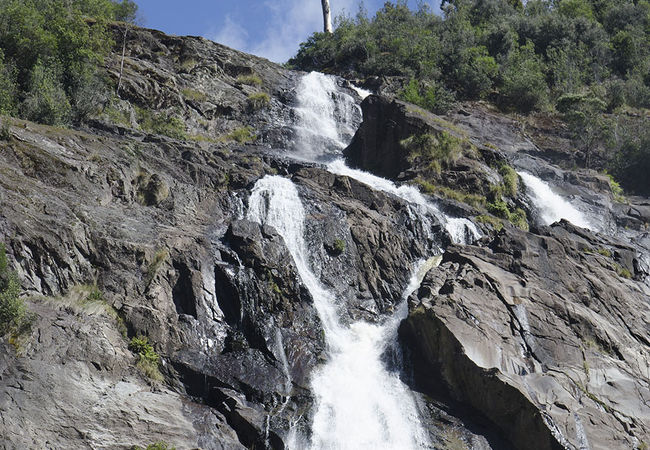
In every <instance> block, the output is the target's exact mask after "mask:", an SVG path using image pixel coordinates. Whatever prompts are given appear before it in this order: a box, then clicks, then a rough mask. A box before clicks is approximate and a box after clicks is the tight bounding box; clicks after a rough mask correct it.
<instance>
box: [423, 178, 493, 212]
mask: <svg viewBox="0 0 650 450" xmlns="http://www.w3.org/2000/svg"><path fill="white" fill-rule="evenodd" d="M415 183H416V184H417V185H418V186H420V188H421V189H422V191H424V192H426V193H427V194H437V195H440V196H442V197H445V198H449V199H452V200H456V201H457V202H461V203H465V204H467V205H470V206H473V207H474V208H482V207H483V206H485V202H486V199H485V197H483V196H482V195H478V194H470V193H467V192H462V191H459V190H456V189H452V188H449V187H447V186H437V185H435V184H433V183H431V182H429V181H425V180H422V179H421V178H417V179H416V180H415Z"/></svg>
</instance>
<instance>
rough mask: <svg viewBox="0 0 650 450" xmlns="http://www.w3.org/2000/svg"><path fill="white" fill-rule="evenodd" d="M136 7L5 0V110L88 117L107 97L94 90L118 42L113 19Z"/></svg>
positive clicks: (0, 73) (0, 93)
mask: <svg viewBox="0 0 650 450" xmlns="http://www.w3.org/2000/svg"><path fill="white" fill-rule="evenodd" d="M136 11H137V6H136V5H135V3H134V2H132V1H131V0H122V1H120V2H117V1H111V0H91V1H66V0H30V1H24V0H4V1H2V2H0V17H1V18H2V20H0V49H2V50H3V52H2V53H3V54H2V55H0V113H8V114H14V113H16V112H18V113H20V114H21V115H22V116H23V117H25V118H27V119H30V120H35V121H39V122H43V123H47V124H62V123H66V122H68V121H70V120H72V119H77V120H83V118H85V117H86V116H87V115H88V114H89V113H91V112H93V111H94V110H95V109H96V108H97V106H98V104H99V103H101V102H97V101H96V99H95V98H94V95H93V93H96V92H100V91H101V90H102V89H101V88H102V86H101V85H103V84H104V80H103V79H101V78H97V77H96V74H97V73H98V71H99V70H100V68H101V67H102V66H101V63H102V60H103V57H104V56H105V55H106V54H108V52H109V50H110V48H111V46H112V41H111V39H110V34H109V32H108V28H107V23H108V22H109V21H111V20H115V19H117V20H127V21H132V20H134V19H135V15H136ZM89 18H93V19H94V20H88V19H89ZM89 86H91V88H89ZM19 99H22V100H23V103H22V105H18V103H19V102H18V100H19ZM100 100H101V99H100Z"/></svg>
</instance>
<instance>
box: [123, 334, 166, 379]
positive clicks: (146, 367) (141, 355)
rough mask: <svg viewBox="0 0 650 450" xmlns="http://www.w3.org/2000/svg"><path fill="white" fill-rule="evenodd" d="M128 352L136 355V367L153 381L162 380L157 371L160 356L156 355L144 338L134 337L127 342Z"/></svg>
mask: <svg viewBox="0 0 650 450" xmlns="http://www.w3.org/2000/svg"><path fill="white" fill-rule="evenodd" d="M129 350H131V351H132V352H133V353H135V354H137V355H138V362H137V367H138V369H140V370H141V371H142V372H143V373H144V374H145V375H146V376H148V377H149V378H151V379H153V380H157V381H160V380H162V375H161V374H160V370H159V369H158V365H159V364H160V355H158V353H156V351H155V350H154V348H153V346H152V345H151V344H150V343H149V340H148V339H147V337H146V336H136V337H133V338H131V341H129Z"/></svg>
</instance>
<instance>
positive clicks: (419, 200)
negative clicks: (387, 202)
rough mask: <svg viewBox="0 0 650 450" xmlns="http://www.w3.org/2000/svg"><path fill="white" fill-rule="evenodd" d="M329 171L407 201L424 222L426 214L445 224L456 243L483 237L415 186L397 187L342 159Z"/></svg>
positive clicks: (471, 224)
mask: <svg viewBox="0 0 650 450" xmlns="http://www.w3.org/2000/svg"><path fill="white" fill-rule="evenodd" d="M327 170H329V171H330V172H332V173H335V174H337V175H345V176H347V177H350V178H354V179H355V180H358V181H360V182H362V183H364V184H367V185H368V186H370V187H372V188H374V189H376V190H378V191H383V192H388V193H390V194H393V195H395V196H397V197H400V198H401V199H404V200H406V201H407V202H409V203H410V204H411V205H415V206H416V207H417V208H418V209H419V212H420V218H421V220H423V221H426V220H427V218H426V213H430V214H433V215H434V216H435V217H437V218H438V220H440V222H442V223H443V224H444V226H445V229H446V230H447V232H448V233H449V234H450V235H451V238H452V240H453V242H454V243H457V244H468V243H470V242H473V241H475V240H476V239H479V238H480V237H481V233H480V232H479V231H478V229H477V228H476V225H474V224H473V223H472V222H471V221H469V220H467V219H463V218H455V217H448V216H447V215H445V214H443V212H442V211H440V210H439V209H438V207H437V206H436V205H434V204H433V203H431V202H429V201H427V199H426V198H424V196H423V195H422V193H421V192H420V191H419V190H418V189H417V188H416V187H415V186H408V185H402V186H396V185H395V183H393V182H392V181H390V180H387V179H385V178H381V177H378V176H376V175H373V174H371V173H368V172H364V171H363V170H357V169H352V168H350V167H348V166H347V165H345V162H344V161H343V160H342V159H337V160H336V161H333V162H331V163H330V164H328V166H327ZM429 228H430V227H429Z"/></svg>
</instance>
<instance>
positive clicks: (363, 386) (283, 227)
mask: <svg viewBox="0 0 650 450" xmlns="http://www.w3.org/2000/svg"><path fill="white" fill-rule="evenodd" d="M248 219H249V220H252V221H255V222H258V223H260V224H266V225H270V226H272V227H274V228H275V229H276V230H277V231H278V233H279V234H280V235H281V236H282V237H283V239H284V241H285V243H286V245H287V248H288V249H289V252H290V253H291V256H292V257H293V260H294V262H295V264H296V268H297V269H298V273H299V274H300V277H301V279H302V281H303V283H304V284H305V286H306V287H307V289H309V292H310V293H311V295H312V297H313V299H314V306H315V307H316V310H317V311H318V314H319V316H320V318H321V321H322V323H323V330H324V331H325V338H326V342H327V345H328V350H329V361H328V362H327V364H325V365H324V366H323V367H322V368H321V369H320V370H318V372H317V373H316V374H315V376H314V377H313V379H312V390H313V393H314V396H315V397H316V413H315V415H314V420H313V425H312V442H311V447H312V448H314V449H323V448H326V449H366V448H367V449H373V450H374V449H418V448H425V446H426V444H425V442H426V439H425V432H424V430H422V428H421V426H420V425H419V419H418V414H417V410H416V408H415V403H414V401H413V399H412V398H411V394H410V393H409V390H408V388H407V387H406V386H405V385H404V384H403V383H402V382H401V381H400V379H399V377H398V374H396V373H391V372H389V371H388V370H387V369H386V367H385V364H384V362H383V361H382V358H381V357H382V354H383V353H384V351H385V349H386V347H387V345H388V344H389V343H391V342H393V341H395V340H396V338H397V327H398V325H399V322H400V321H401V320H402V319H403V318H404V317H405V315H406V312H407V309H406V304H405V302H403V303H402V305H401V306H400V308H399V313H397V314H395V315H394V316H393V317H391V318H389V319H388V320H387V321H386V322H385V323H384V324H382V325H375V324H370V323H365V322H357V323H354V324H352V325H351V326H350V327H349V328H345V327H344V326H343V325H342V324H341V322H340V321H339V318H338V311H337V309H338V308H337V303H336V299H335V298H334V296H333V294H332V293H331V292H330V291H328V290H327V289H325V288H324V287H323V286H322V285H321V284H320V282H319V280H318V279H317V278H316V276H315V275H314V273H313V272H312V270H311V267H310V264H309V259H308V249H307V246H306V243H305V240H304V238H303V233H304V222H305V212H304V208H303V206H302V203H301V201H300V198H299V196H298V192H297V190H296V187H295V186H294V184H293V183H292V182H291V181H289V180H287V179H286V178H283V177H279V176H266V177H264V178H263V179H261V180H259V181H258V182H257V183H256V184H255V187H254V188H253V192H252V195H251V198H250V201H249V210H248ZM431 261H434V262H435V261H436V260H435V259H434V260H430V261H429V264H428V268H430V267H432V264H433V263H432V262H431ZM437 261H439V260H437ZM420 266H422V265H420ZM418 269H422V267H418ZM427 270H428V269H427ZM424 273H426V271H424V270H416V271H415V274H414V276H413V278H412V280H411V282H410V283H409V287H408V288H407V290H406V291H405V293H404V297H405V298H406V296H408V295H410V293H411V292H412V291H414V290H415V289H417V286H419V283H420V282H421V280H422V277H423V276H424Z"/></svg>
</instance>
